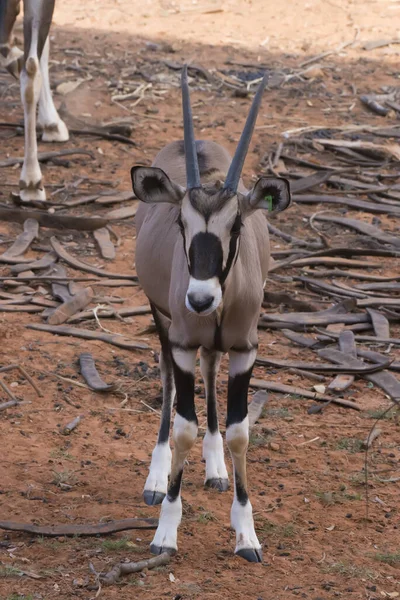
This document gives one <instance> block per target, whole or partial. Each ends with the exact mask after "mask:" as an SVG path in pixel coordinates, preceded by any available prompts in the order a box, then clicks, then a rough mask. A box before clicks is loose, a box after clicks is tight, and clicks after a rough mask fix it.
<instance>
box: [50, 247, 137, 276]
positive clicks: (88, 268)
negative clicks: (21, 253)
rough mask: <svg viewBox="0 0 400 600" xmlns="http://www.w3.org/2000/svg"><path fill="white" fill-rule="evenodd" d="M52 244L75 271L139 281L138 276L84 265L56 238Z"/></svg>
mask: <svg viewBox="0 0 400 600" xmlns="http://www.w3.org/2000/svg"><path fill="white" fill-rule="evenodd" d="M50 242H51V245H52V246H53V249H54V252H55V253H56V254H57V256H58V257H59V258H62V260H64V261H65V262H66V263H67V264H69V265H71V266H72V267H75V269H80V270H81V271H87V272H88V273H94V274H95V275H100V276H101V277H109V278H110V279H132V280H133V281H137V277H136V275H124V274H121V273H110V272H108V271H104V270H103V269H99V268H97V267H92V266H91V265H88V264H86V263H83V262H82V261H80V260H78V259H77V258H75V257H74V256H71V255H70V254H69V253H68V252H67V251H66V250H65V248H64V247H63V246H62V245H61V244H60V242H59V241H58V240H57V238H56V237H54V236H53V237H52V238H51V239H50Z"/></svg>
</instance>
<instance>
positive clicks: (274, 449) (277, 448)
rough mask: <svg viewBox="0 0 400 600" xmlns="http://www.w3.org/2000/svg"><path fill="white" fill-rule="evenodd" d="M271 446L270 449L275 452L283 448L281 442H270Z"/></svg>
mask: <svg viewBox="0 0 400 600" xmlns="http://www.w3.org/2000/svg"><path fill="white" fill-rule="evenodd" d="M269 448H270V450H272V451H273V452H279V450H280V449H281V447H280V445H279V444H276V443H275V442H270V444H269Z"/></svg>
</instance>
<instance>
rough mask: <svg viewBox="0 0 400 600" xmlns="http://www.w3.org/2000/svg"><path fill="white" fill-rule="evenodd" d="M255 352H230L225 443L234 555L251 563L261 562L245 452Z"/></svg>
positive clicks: (247, 441)
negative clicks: (230, 476) (231, 489)
mask: <svg viewBox="0 0 400 600" xmlns="http://www.w3.org/2000/svg"><path fill="white" fill-rule="evenodd" d="M255 357H256V350H255V349H253V350H251V351H250V352H233V351H232V352H230V353H229V383H228V414H227V421H226V441H227V444H228V448H229V450H230V453H231V456H232V462H233V467H234V480H235V494H234V499H233V504H232V509H231V524H232V527H233V528H234V529H235V531H236V548H235V554H237V555H238V556H241V557H242V558H244V559H245V560H248V561H249V562H261V560H262V553H261V546H260V542H259V541H258V539H257V535H256V532H255V530H254V521H253V509H252V506H251V503H250V500H249V496H248V493H247V475H246V453H247V447H248V444H249V418H248V415H247V394H248V389H249V382H250V377H251V372H252V370H253V364H254V360H255Z"/></svg>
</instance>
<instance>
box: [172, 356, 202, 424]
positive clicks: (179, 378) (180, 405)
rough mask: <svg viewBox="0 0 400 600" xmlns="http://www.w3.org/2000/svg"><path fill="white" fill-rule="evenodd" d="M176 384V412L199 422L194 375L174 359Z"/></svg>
mask: <svg viewBox="0 0 400 600" xmlns="http://www.w3.org/2000/svg"><path fill="white" fill-rule="evenodd" d="M173 367H174V377H175V385H176V412H177V413H178V414H179V415H181V417H183V418H184V419H186V420H187V421H194V422H195V423H196V424H197V416H196V411H195V406H194V375H193V373H188V372H187V371H182V369H181V368H180V367H179V366H178V365H177V364H176V362H175V361H174V360H173Z"/></svg>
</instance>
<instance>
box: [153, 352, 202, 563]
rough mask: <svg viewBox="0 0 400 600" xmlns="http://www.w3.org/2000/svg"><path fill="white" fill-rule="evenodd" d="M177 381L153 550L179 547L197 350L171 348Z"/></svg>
mask: <svg viewBox="0 0 400 600" xmlns="http://www.w3.org/2000/svg"><path fill="white" fill-rule="evenodd" d="M172 359H173V366H174V375H175V385H176V398H177V406H176V416H175V421H174V428H173V440H174V451H173V454H172V467H171V477H170V482H169V486H168V493H167V495H166V497H165V498H164V500H163V502H162V505H161V515H160V519H159V522H158V527H157V531H156V534H155V536H154V539H153V541H152V543H151V546H150V551H151V552H152V553H153V554H161V553H162V552H169V553H170V554H174V553H175V552H176V550H177V548H178V544H177V537H178V527H179V524H180V522H181V518H182V500H181V481H182V475H183V466H184V463H185V459H186V456H187V454H188V452H189V450H190V449H191V447H192V446H193V444H194V442H195V439H196V437H197V417H196V413H195V407H194V372H195V365H196V350H183V349H181V348H173V349H172Z"/></svg>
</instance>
